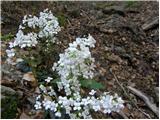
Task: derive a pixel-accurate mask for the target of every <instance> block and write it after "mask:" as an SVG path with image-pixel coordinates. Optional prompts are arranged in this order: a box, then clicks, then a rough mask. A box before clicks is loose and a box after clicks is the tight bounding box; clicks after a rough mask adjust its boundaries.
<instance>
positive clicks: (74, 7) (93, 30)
mask: <svg viewBox="0 0 160 120" xmlns="http://www.w3.org/2000/svg"><path fill="white" fill-rule="evenodd" d="M158 7H159V6H158V2H156V1H143V2H137V1H135V2H133V1H132V2H127V1H126V2H115V1H112V2H86V1H85V2H49V1H48V2H2V22H3V24H2V26H1V27H2V29H1V30H2V33H1V34H2V35H5V34H9V33H11V34H13V35H15V34H16V32H17V28H18V25H19V24H20V21H21V20H22V18H23V16H24V15H25V14H37V13H38V12H40V11H42V10H43V9H45V8H49V9H50V10H52V11H53V13H54V14H55V16H59V18H60V19H61V24H62V25H63V27H62V32H61V33H60V35H59V36H60V38H61V39H64V40H65V41H63V44H64V45H65V46H66V47H67V45H68V43H69V42H71V41H74V40H75V38H76V37H77V36H78V37H82V36H83V35H87V34H88V33H89V34H91V35H92V36H93V37H94V38H95V39H96V41H97V43H96V48H95V49H93V50H92V51H93V52H92V54H93V56H94V57H95V59H96V65H97V67H98V68H97V71H96V72H97V78H98V81H99V82H102V83H104V84H105V86H106V89H105V91H112V92H113V93H114V92H115V93H117V94H118V95H120V96H122V98H123V99H124V100H125V109H124V113H125V115H126V116H127V117H128V118H130V119H136V118H137V119H138V118H148V117H147V116H146V115H144V113H142V112H140V111H139V110H138V108H139V109H141V110H142V111H143V112H145V113H146V114H148V115H149V116H150V117H151V118H153V119H155V118H158V117H157V116H156V115H155V114H154V113H153V112H152V111H151V110H150V109H149V108H148V107H147V106H146V105H145V103H144V102H143V101H142V100H141V99H140V98H139V97H137V96H135V95H133V94H132V93H130V91H129V90H128V89H127V86H129V85H131V86H133V87H135V88H136V89H138V90H140V91H142V92H143V93H145V94H146V95H147V96H148V97H149V98H150V99H151V100H152V101H153V102H154V103H156V105H157V106H158V105H159V101H158V100H157V99H156V94H155V90H154V89H155V87H158V86H159V67H158V66H159V52H158V49H159V46H158V44H159V37H158V36H159V27H158V25H156V26H155V27H154V28H151V29H149V30H147V31H144V30H143V29H142V26H143V24H144V23H146V22H148V21H149V20H151V21H152V19H154V18H156V17H158V16H159V15H158ZM6 43H7V42H4V41H2V45H3V44H6ZM3 49H5V45H4V47H2V52H3ZM3 57H4V60H3V59H2V63H3V64H6V63H5V62H4V61H5V54H4V55H2V58H3ZM113 74H114V75H115V76H116V77H117V79H118V81H119V82H120V84H121V85H122V86H123V87H124V89H125V90H126V92H127V94H128V95H129V96H130V97H131V98H132V99H133V100H134V102H135V104H137V106H138V108H137V107H136V106H135V105H133V104H132V103H131V102H130V99H129V98H128V96H126V95H125V94H124V91H123V90H122V88H121V87H120V86H119V84H117V81H116V80H115V79H116V78H115V77H114V76H113ZM3 78H4V76H2V79H3ZM94 116H95V118H121V117H122V116H120V115H118V114H117V113H112V114H111V115H104V114H101V113H95V115H94Z"/></svg>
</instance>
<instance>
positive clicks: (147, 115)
mask: <svg viewBox="0 0 160 120" xmlns="http://www.w3.org/2000/svg"><path fill="white" fill-rule="evenodd" d="M109 71H110V73H111V74H112V75H113V76H114V78H115V80H116V82H117V83H118V85H119V86H120V87H121V89H122V90H123V92H124V94H125V96H126V97H127V98H128V99H129V100H130V101H131V103H132V104H133V105H134V106H135V107H136V108H137V109H138V110H139V111H140V112H141V113H143V114H144V115H145V116H146V117H148V118H149V119H151V117H150V115H148V114H147V113H145V112H144V111H142V110H141V109H140V108H139V107H138V105H137V104H136V103H135V102H134V101H133V100H132V99H131V98H130V96H129V95H128V94H127V92H126V90H125V89H124V87H123V86H122V85H121V84H120V82H119V80H118V79H117V77H116V76H115V74H114V73H113V72H112V69H110V70H109Z"/></svg>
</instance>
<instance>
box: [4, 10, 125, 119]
mask: <svg viewBox="0 0 160 120" xmlns="http://www.w3.org/2000/svg"><path fill="white" fill-rule="evenodd" d="M60 31H61V27H60V26H59V22H58V19H57V18H56V17H55V16H54V15H53V14H52V12H51V11H49V10H48V9H46V10H44V11H43V12H40V14H39V16H38V17H36V16H32V15H26V16H24V18H23V20H22V24H21V25H19V29H18V32H17V34H16V37H15V39H14V41H13V42H10V43H9V49H7V50H6V52H7V55H8V59H7V61H8V63H10V64H12V65H16V64H17V62H20V61H25V62H26V63H27V64H28V65H29V66H30V67H31V69H32V72H33V74H34V75H35V77H36V78H38V76H37V74H36V72H37V69H38V65H47V67H50V68H52V72H53V74H56V75H55V76H56V77H57V78H53V77H52V76H47V77H46V78H44V79H43V81H39V88H40V91H41V93H40V94H39V95H38V96H37V97H36V103H35V105H34V107H35V109H45V110H46V111H48V110H49V111H50V112H53V113H54V114H55V116H56V117H61V114H62V111H64V110H65V114H68V116H69V117H70V118H72V119H76V118H84V119H90V118H92V116H91V113H90V111H91V110H93V111H101V112H102V113H105V114H106V113H111V112H112V111H116V112H119V111H120V110H121V109H122V108H123V107H124V105H123V103H124V101H123V100H122V99H121V97H119V96H118V95H117V94H115V95H110V94H109V93H108V92H104V93H102V94H101V95H96V94H97V93H96V89H100V88H102V87H103V86H102V85H101V84H100V83H98V82H96V81H95V80H94V77H95V74H94V72H95V68H96V66H95V59H94V58H93V57H92V55H91V52H90V49H91V48H94V47H95V43H96V40H95V39H94V38H93V37H92V36H91V35H90V34H89V35H88V37H86V38H79V37H78V38H76V40H75V41H74V42H73V43H69V47H68V48H67V49H65V50H64V52H63V53H60V54H59V60H58V61H56V59H54V53H55V51H56V49H55V48H56V46H59V45H60V44H61V41H60V40H59V39H58V32H60ZM51 60H52V61H53V64H52V65H53V66H51V64H48V63H49V61H51ZM83 87H88V88H89V89H91V91H90V92H89V93H88V95H87V96H86V95H84V94H82V91H81V89H82V88H83Z"/></svg>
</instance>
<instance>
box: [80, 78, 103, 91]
mask: <svg viewBox="0 0 160 120" xmlns="http://www.w3.org/2000/svg"><path fill="white" fill-rule="evenodd" d="M80 84H81V86H82V87H85V88H90V89H104V88H105V87H104V86H103V85H102V84H101V83H99V82H97V81H95V80H91V79H80Z"/></svg>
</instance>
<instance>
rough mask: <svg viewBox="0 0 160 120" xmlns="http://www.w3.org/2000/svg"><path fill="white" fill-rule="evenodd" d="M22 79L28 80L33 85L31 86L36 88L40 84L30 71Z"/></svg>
mask: <svg viewBox="0 0 160 120" xmlns="http://www.w3.org/2000/svg"><path fill="white" fill-rule="evenodd" d="M22 79H23V80H25V81H27V82H28V83H29V84H30V85H31V87H34V88H35V87H37V85H38V82H37V80H36V79H35V77H34V75H33V73H32V72H28V73H26V74H24V75H23V78H22Z"/></svg>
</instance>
